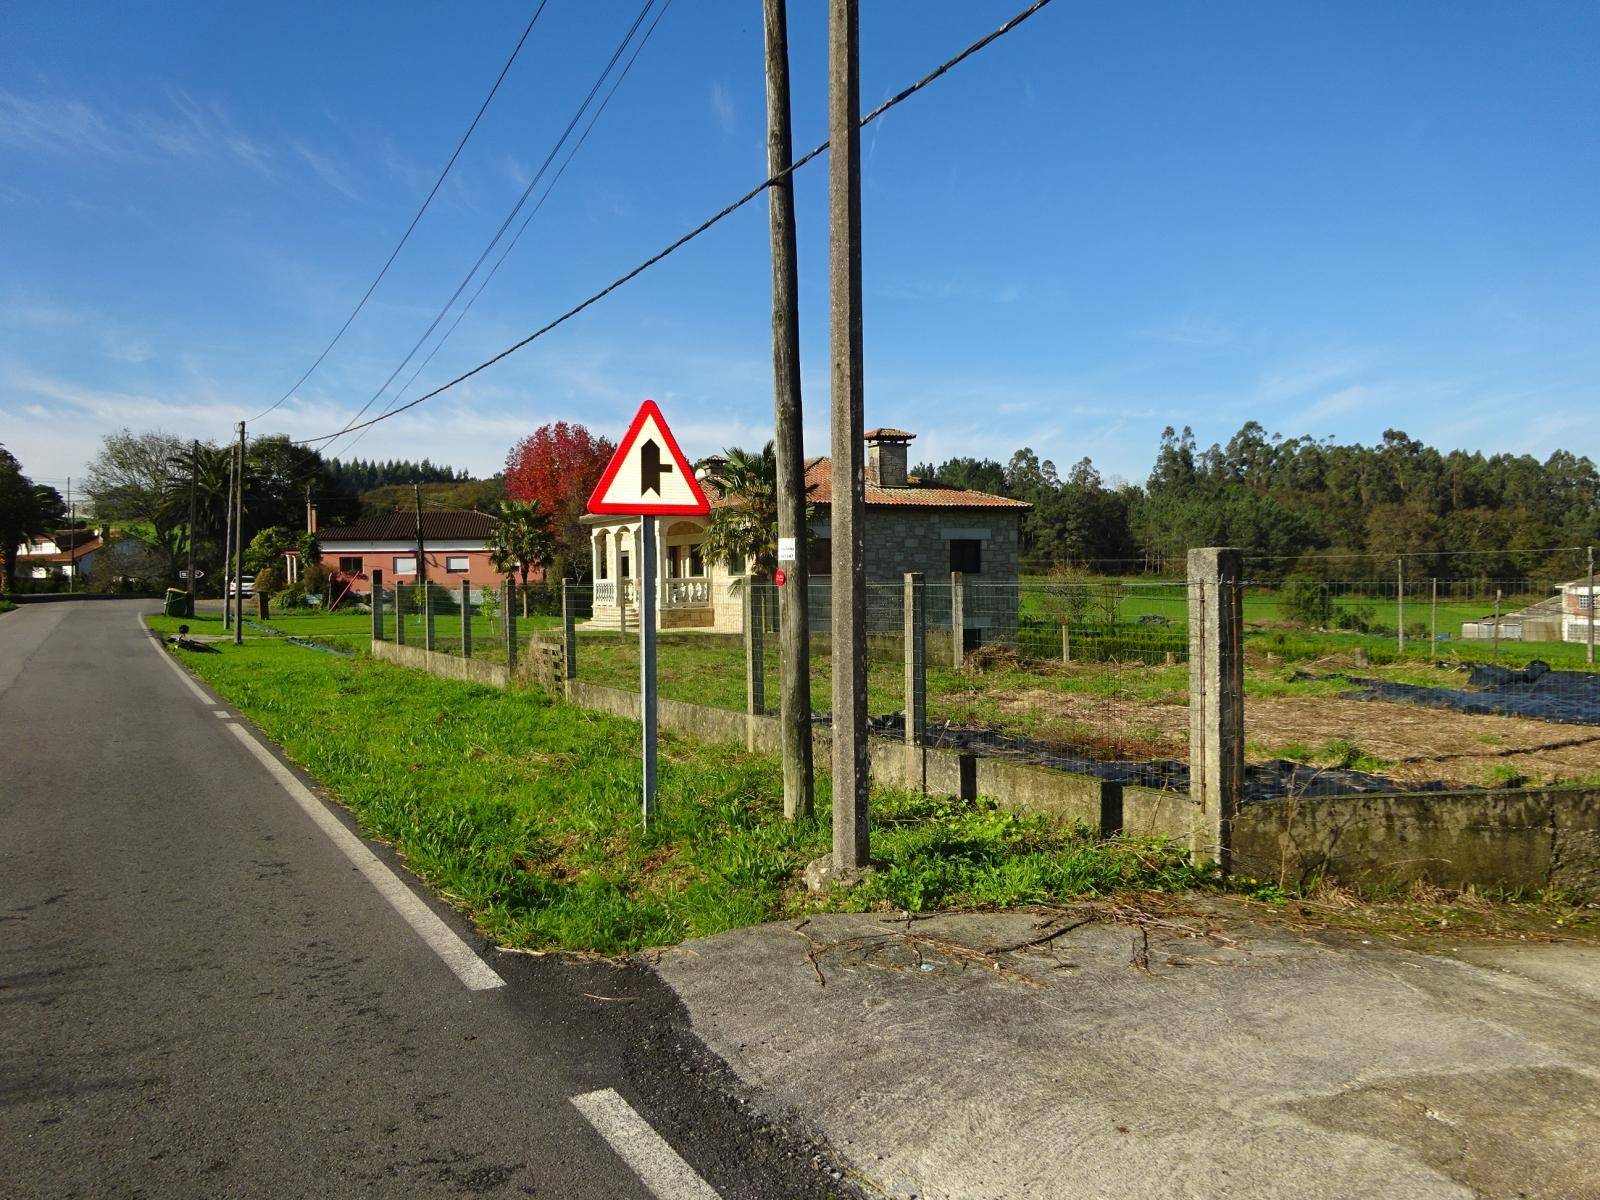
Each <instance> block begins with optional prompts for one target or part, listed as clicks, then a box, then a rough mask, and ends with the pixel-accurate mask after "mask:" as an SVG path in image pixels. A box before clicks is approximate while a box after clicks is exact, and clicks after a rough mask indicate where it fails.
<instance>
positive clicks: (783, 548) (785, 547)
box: [778, 537, 796, 563]
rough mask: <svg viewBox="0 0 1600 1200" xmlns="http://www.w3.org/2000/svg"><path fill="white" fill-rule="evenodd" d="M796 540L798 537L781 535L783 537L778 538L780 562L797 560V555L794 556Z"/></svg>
mask: <svg viewBox="0 0 1600 1200" xmlns="http://www.w3.org/2000/svg"><path fill="white" fill-rule="evenodd" d="M795 540H796V539H794V538H792V537H781V538H779V539H778V561H779V562H781V563H786V562H794V561H795V557H794V544H795Z"/></svg>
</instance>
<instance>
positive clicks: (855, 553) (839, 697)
mask: <svg viewBox="0 0 1600 1200" xmlns="http://www.w3.org/2000/svg"><path fill="white" fill-rule="evenodd" d="M859 36H860V13H859V9H858V2H857V0H828V138H829V150H828V245H829V255H828V284H829V294H830V297H829V298H830V303H829V315H830V321H829V339H830V351H831V358H832V363H831V378H832V403H833V411H832V414H831V418H830V428H831V433H832V443H833V445H832V450H833V470H832V474H833V496H832V500H833V504H832V510H833V511H832V518H831V519H832V538H833V604H832V609H833V612H832V619H833V620H832V632H833V865H834V867H835V868H836V869H838V870H848V869H850V868H853V867H864V866H866V865H867V864H868V862H869V859H870V850H869V846H868V838H867V782H868V775H867V766H868V764H867V622H866V617H867V605H866V597H867V588H866V573H865V562H866V544H865V526H866V476H865V474H864V463H863V458H864V453H863V448H862V440H861V439H862V434H863V432H864V431H865V430H864V421H863V407H864V406H863V399H862V364H861V354H862V335H861V64H860V58H859V49H860V46H859Z"/></svg>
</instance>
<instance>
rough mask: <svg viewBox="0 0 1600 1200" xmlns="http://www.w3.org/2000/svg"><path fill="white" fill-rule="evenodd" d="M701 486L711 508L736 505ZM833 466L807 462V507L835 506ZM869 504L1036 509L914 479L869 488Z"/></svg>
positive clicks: (812, 460)
mask: <svg viewBox="0 0 1600 1200" xmlns="http://www.w3.org/2000/svg"><path fill="white" fill-rule="evenodd" d="M700 486H701V487H702V488H703V489H704V490H705V493H706V499H707V500H709V501H710V502H711V507H712V508H724V507H726V506H727V505H729V504H732V503H733V501H732V500H731V499H730V498H728V497H726V496H724V495H723V494H722V493H721V491H720V490H719V489H718V488H717V485H716V484H715V483H713V482H712V481H711V480H709V479H702V480H701V481H700ZM832 488H833V464H832V461H831V460H830V459H826V458H810V459H807V460H806V503H807V504H818V505H822V506H824V507H826V506H827V505H830V504H832V503H833V493H832ZM867 504H868V506H869V507H872V508H1009V509H1015V510H1017V511H1019V512H1021V511H1025V510H1027V509H1030V508H1032V507H1033V505H1031V504H1028V503H1026V502H1025V501H1022V500H1012V499H1010V498H1009V497H1007V496H994V495H990V494H989V493H988V492H974V491H971V490H969V489H967V488H958V487H947V486H946V485H944V484H942V483H933V482H931V481H928V482H924V481H923V480H921V479H918V478H916V477H915V476H913V477H912V478H911V481H910V486H909V487H903V488H884V487H874V486H873V485H872V484H870V483H869V484H868V485H867Z"/></svg>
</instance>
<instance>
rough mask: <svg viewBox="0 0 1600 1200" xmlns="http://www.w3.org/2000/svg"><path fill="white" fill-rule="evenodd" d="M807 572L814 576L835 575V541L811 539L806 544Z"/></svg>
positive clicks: (821, 538)
mask: <svg viewBox="0 0 1600 1200" xmlns="http://www.w3.org/2000/svg"><path fill="white" fill-rule="evenodd" d="M806 570H807V571H808V572H809V573H810V574H812V575H832V574H833V539H832V538H825V537H814V538H810V539H809V540H808V541H807V542H806Z"/></svg>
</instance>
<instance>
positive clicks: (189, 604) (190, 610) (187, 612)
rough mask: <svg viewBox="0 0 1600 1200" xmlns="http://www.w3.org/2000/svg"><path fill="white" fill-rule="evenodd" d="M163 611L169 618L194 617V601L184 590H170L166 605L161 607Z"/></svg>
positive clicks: (168, 590)
mask: <svg viewBox="0 0 1600 1200" xmlns="http://www.w3.org/2000/svg"><path fill="white" fill-rule="evenodd" d="M161 611H162V612H164V613H165V614H166V615H167V616H169V617H192V616H194V601H193V600H191V599H190V598H189V593H188V592H186V591H184V590H183V589H182V588H168V589H167V600H166V603H165V604H163V605H162V606H161Z"/></svg>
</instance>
